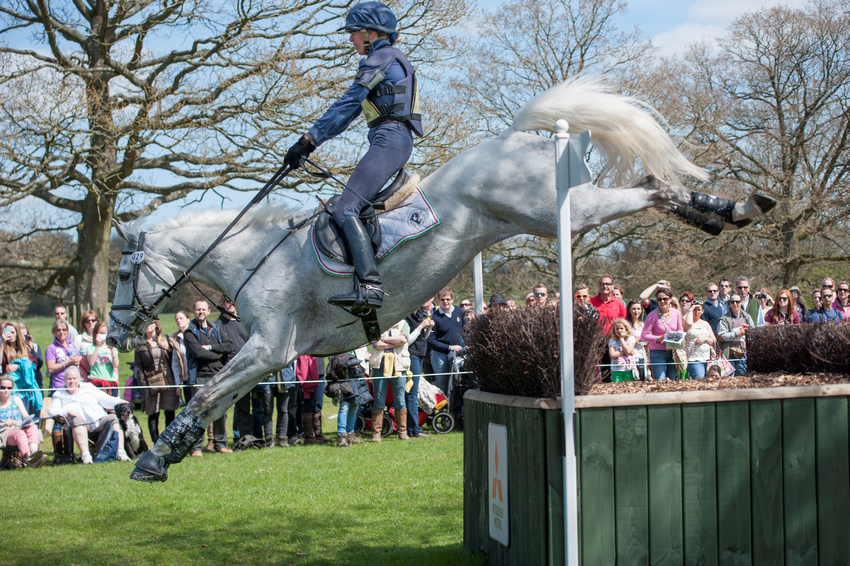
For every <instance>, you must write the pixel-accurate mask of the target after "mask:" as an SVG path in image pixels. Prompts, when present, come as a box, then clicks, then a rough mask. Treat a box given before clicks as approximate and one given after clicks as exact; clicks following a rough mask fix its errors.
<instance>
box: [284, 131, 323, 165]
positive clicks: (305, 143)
mask: <svg viewBox="0 0 850 566" xmlns="http://www.w3.org/2000/svg"><path fill="white" fill-rule="evenodd" d="M315 149H316V144H315V143H313V142H312V141H310V140H308V139H307V138H306V137H304V136H301V139H299V140H298V141H297V142H295V144H293V146H292V147H290V148H289V151H287V152H286V157H285V158H284V159H283V164H284V165H286V166H287V167H291V168H292V169H293V170H294V169H298V168H299V167H301V159H302V158H305V157H308V156H309V155H310V154H311V153H313V151H314V150H315Z"/></svg>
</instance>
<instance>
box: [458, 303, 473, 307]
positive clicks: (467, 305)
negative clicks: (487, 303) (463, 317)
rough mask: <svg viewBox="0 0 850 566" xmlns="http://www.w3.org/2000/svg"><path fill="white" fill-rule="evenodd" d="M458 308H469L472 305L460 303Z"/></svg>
mask: <svg viewBox="0 0 850 566" xmlns="http://www.w3.org/2000/svg"><path fill="white" fill-rule="evenodd" d="M460 306H461V307H471V306H472V305H471V304H469V303H461V304H460Z"/></svg>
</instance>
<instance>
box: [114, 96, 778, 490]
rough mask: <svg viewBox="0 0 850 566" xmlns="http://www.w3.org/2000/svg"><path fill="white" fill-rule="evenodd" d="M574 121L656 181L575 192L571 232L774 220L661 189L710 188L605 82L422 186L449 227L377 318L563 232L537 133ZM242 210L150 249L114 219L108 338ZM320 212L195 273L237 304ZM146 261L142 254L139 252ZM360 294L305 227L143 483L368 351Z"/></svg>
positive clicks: (234, 237)
mask: <svg viewBox="0 0 850 566" xmlns="http://www.w3.org/2000/svg"><path fill="white" fill-rule="evenodd" d="M559 118H563V119H566V120H567V121H568V122H569V124H570V130H571V131H573V132H583V131H587V130H589V131H591V133H592V135H593V137H592V141H593V142H594V143H595V145H596V147H597V148H598V149H599V150H600V151H601V152H602V153H603V154H604V155H605V156H606V157H607V159H608V164H609V168H610V173H611V175H613V176H628V175H629V174H630V172H631V168H632V167H633V164H634V163H635V159H636V158H639V159H640V162H641V164H642V165H643V167H644V169H645V171H646V172H647V173H650V175H648V176H646V177H643V178H641V179H640V180H637V181H635V182H632V183H631V184H627V185H625V186H621V187H618V188H600V187H597V186H594V185H592V184H589V183H588V184H585V185H581V186H578V187H575V188H573V189H572V190H571V191H570V198H571V201H570V203H571V208H572V211H571V212H572V217H571V218H572V229H573V233H575V234H577V233H580V232H584V231H586V230H589V229H591V228H593V227H596V226H600V225H602V224H605V223H606V222H610V221H612V220H615V219H618V218H623V217H625V216H628V215H631V214H634V213H636V212H638V211H640V210H645V209H649V208H655V209H659V210H662V211H664V212H667V213H671V214H674V215H677V216H679V217H680V218H682V219H683V220H684V221H686V222H689V223H691V224H693V225H695V226H697V227H699V228H701V229H703V230H706V231H709V232H711V233H716V232H718V231H719V230H721V229H723V228H724V227H732V228H738V227H741V226H744V225H746V224H747V223H749V222H750V219H751V218H754V217H756V216H759V215H761V214H764V213H765V212H767V211H768V210H770V209H771V208H773V206H775V202H773V201H772V200H771V199H769V198H767V197H762V196H759V195H753V196H751V197H750V198H748V199H747V201H746V202H743V203H736V202H732V201H727V200H725V199H720V198H717V197H712V196H709V195H704V194H702V193H696V192H693V191H689V190H685V189H683V188H681V187H679V186H676V185H674V184H672V183H669V182H666V181H663V180H661V178H659V177H660V176H661V175H664V176H665V177H666V178H672V179H675V178H676V175H677V174H685V175H689V176H693V177H698V178H703V179H704V178H705V174H704V173H703V172H702V170H700V169H698V168H697V167H695V166H694V165H692V164H691V163H690V162H688V161H687V160H686V159H685V158H684V156H683V155H682V154H681V153H679V151H678V150H677V149H676V148H675V146H674V145H673V143H672V142H671V140H670V139H669V138H668V136H667V134H666V133H665V132H664V130H663V129H662V128H661V127H660V126H659V125H658V123H657V122H656V120H655V119H654V118H653V117H652V116H650V114H649V113H647V112H646V111H645V108H641V107H640V105H639V104H638V103H636V101H634V100H632V99H628V98H625V97H620V96H617V95H614V94H611V93H610V92H608V91H607V90H606V89H605V88H604V87H603V86H601V85H600V83H599V82H598V81H594V80H587V79H585V80H573V81H568V82H566V83H564V84H562V85H558V86H557V87H555V88H553V89H550V90H549V91H547V92H545V93H543V94H542V95H539V96H538V97H535V98H534V99H532V100H531V101H530V102H529V103H527V104H526V105H525V106H524V107H523V108H522V109H521V110H520V111H519V112H518V113H517V116H516V119H515V121H514V123H513V125H512V126H511V127H510V128H508V129H507V130H506V131H504V132H503V133H501V134H500V135H498V136H496V137H494V138H492V139H490V140H488V141H486V142H484V143H482V144H480V145H478V146H476V147H474V148H472V149H469V150H467V151H464V152H462V153H460V154H459V155H457V156H456V157H455V158H454V159H452V160H451V161H450V162H448V163H447V164H446V165H445V166H443V167H441V168H440V169H439V170H437V171H436V172H435V173H434V174H432V175H430V176H428V177H427V178H426V179H424V180H422V182H421V183H420V184H419V186H420V187H421V189H422V190H423V191H424V192H425V194H426V195H427V196H428V199H429V201H430V203H431V204H432V205H433V207H434V209H435V210H436V211H437V213H438V215H439V217H440V219H441V221H442V223H441V225H440V226H439V227H438V228H436V229H434V230H431V231H430V232H428V233H427V234H425V235H423V236H421V237H419V238H418V239H414V240H411V241H409V242H407V243H405V244H404V245H402V246H401V247H399V248H398V249H397V250H396V251H395V252H394V253H393V254H391V255H390V256H389V257H387V258H386V259H385V260H384V261H383V262H382V263H381V273H382V275H383V277H384V280H385V287H384V290H385V291H386V293H387V296H386V298H385V301H384V305H383V308H381V309H380V310H378V311H377V318H378V322H379V324H380V326H381V328H389V327H390V326H392V325H393V324H395V323H396V322H397V321H399V320H401V319H402V318H404V317H405V316H407V315H408V314H410V313H411V312H413V311H415V310H416V308H417V307H418V306H419V305H421V304H422V303H424V302H425V301H426V300H427V298H428V297H433V296H434V294H435V293H436V292H437V291H438V290H439V289H441V288H442V287H444V286H445V285H446V284H447V283H448V282H449V281H450V280H451V279H452V278H453V277H454V276H455V275H456V274H457V273H458V271H459V270H460V269H461V268H462V267H463V266H465V265H466V264H467V263H469V261H470V260H471V259H472V258H473V256H475V255H476V254H477V253H478V252H480V251H481V250H483V249H484V248H486V247H488V246H490V245H491V244H494V243H496V242H498V241H500V240H503V239H505V238H509V237H511V236H515V235H518V234H533V235H536V236H541V237H545V238H555V237H556V235H557V205H556V190H555V165H554V164H555V160H554V142H553V141H552V140H551V139H549V138H546V137H542V136H539V135H535V134H532V133H528V132H530V131H539V130H549V131H552V130H553V128H554V123H555V121H556V120H557V119H559ZM235 215H236V212H235V211H226V212H222V211H219V212H209V213H201V214H196V215H194V216H191V215H188V214H183V215H181V216H180V217H179V218H177V219H172V220H167V221H164V222H161V223H159V224H157V225H154V226H152V227H151V228H150V230H148V231H146V232H144V234H145V237H144V239H143V242H140V234H141V233H140V231H139V229H138V228H136V227H135V225H134V226H130V225H125V224H122V223H120V222H116V228H117V230H118V234H119V235H120V236H121V238H123V239H124V240H125V241H126V242H127V251H126V255H125V256H124V258H123V259H122V261H121V264H120V267H119V270H118V285H117V288H116V290H115V298H114V304H115V305H136V306H135V307H134V308H133V309H125V310H115V309H113V311H112V313H111V317H112V319H113V323H112V325H111V326H110V330H109V336H108V341H109V343H110V344H112V345H115V346H118V347H119V348H121V349H122V350H124V351H126V350H128V349H130V348H132V347H133V346H134V345H135V344H136V343H137V342H139V334H140V333H143V332H144V329H145V328H146V327H147V324H148V322H149V318H148V316H150V315H155V314H157V313H158V312H159V311H161V310H162V307H163V305H164V304H165V301H161V302H159V303H158V305H157V307H156V308H155V309H153V312H152V313H146V314H147V316H144V315H143V314H142V310H141V309H140V308H139V307H141V306H144V305H151V304H153V303H154V302H155V301H157V299H160V298H161V297H162V290H163V289H164V288H166V287H168V286H169V285H171V284H173V283H174V282H175V281H176V280H177V279H178V278H179V277H180V276H181V274H182V273H183V272H184V271H185V270H186V269H187V268H188V267H189V266H191V265H192V264H193V263H194V262H195V260H196V259H197V258H199V257H200V256H201V254H202V253H203V252H204V251H205V250H206V249H207V247H208V246H209V244H210V243H211V241H212V240H213V238H214V237H215V236H216V235H218V233H219V232H220V231H221V229H222V228H223V227H224V226H226V225H227V224H229V223H230V221H231V220H233V218H234V217H235ZM307 215H308V214H307V213H304V212H301V213H293V212H292V211H291V210H287V209H286V208H283V207H280V206H272V205H267V206H265V207H263V208H259V209H257V210H254V211H251V212H249V213H248V214H247V215H246V216H245V217H244V218H243V219H242V220H241V221H240V222H239V223H238V224H237V225H236V227H235V228H234V229H233V230H232V231H231V232H230V233H229V234H228V235H227V236H226V237H225V238H224V239H223V240H222V241H221V243H220V244H219V245H218V246H216V248H215V249H214V250H213V251H212V252H211V253H210V255H209V256H207V257H206V258H205V259H204V260H203V261H202V262H201V263H200V264H199V265H198V266H197V267H196V268H195V269H194V271H193V273H192V276H193V277H194V278H195V279H196V280H198V281H201V282H203V283H206V284H207V285H209V286H211V287H213V288H215V289H218V290H220V291H221V292H223V293H225V294H227V295H229V296H233V295H234V294H235V292H236V290H237V289H238V288H239V287H240V285H242V283H243V282H244V281H245V280H246V278H247V275H248V271H246V270H247V269H250V268H252V267H254V266H255V265H256V264H257V262H258V261H259V259H260V258H262V257H263V256H264V255H266V254H268V252H269V251H270V250H271V249H272V248H273V247H274V246H275V244H277V243H278V242H279V241H280V240H281V239H282V238H283V236H284V235H285V234H286V232H287V230H288V229H289V227H290V220H293V221H294V222H298V221H299V220H300V219H302V218H304V217H306V216H307ZM140 252H143V254H141V253H140ZM350 286H351V282H350V281H348V280H347V278H339V277H332V276H330V275H328V274H326V273H325V272H324V271H323V270H322V269H321V268H320V266H319V264H318V263H317V261H316V258H315V255H314V251H313V247H312V245H311V240H310V231H309V229H307V228H305V229H302V230H300V231H297V232H295V233H294V234H292V237H290V238H289V239H287V240H286V241H285V243H284V244H283V245H281V246H280V247H279V248H278V249H277V250H276V251H275V252H274V253H273V254H272V255H271V257H270V259H269V261H268V262H266V263H265V265H264V266H263V267H262V269H261V270H259V271H258V272H257V273H256V275H255V276H254V277H253V278H252V279H251V280H250V281H249V282H248V284H247V285H245V287H244V289H243V290H242V291H241V293H240V294H239V296H238V298H237V300H236V306H237V308H238V311H239V315H240V317H241V318H242V321H243V323H244V324H245V327H246V328H247V329H248V331H249V333H250V339H249V340H248V343H247V344H246V345H245V346H244V347H243V348H242V350H241V351H240V352H239V353H238V354H237V355H236V357H235V358H234V359H233V360H232V361H231V362H230V363H228V364H227V365H226V366H225V367H224V369H223V370H222V371H221V372H220V373H219V374H218V375H217V376H216V377H215V378H214V379H213V380H211V381H210V382H209V383H207V384H206V386H205V387H203V388H202V389H201V390H200V391H199V392H198V393H197V394H196V395H195V396H194V397H193V398H192V400H191V402H190V403H189V405H188V406H187V407H186V408H185V409H184V410H183V411H182V412H181V413H180V414H179V415H178V417H177V418H176V419H175V420H174V422H172V423H171V424H170V425H169V426H168V427H167V429H166V430H165V431H164V432H163V433H162V435H161V436H160V437H159V440H158V441H157V442H156V444H155V445H154V447H153V448H152V449H151V450H150V451H149V452H148V453H147V454H146V455H145V456H144V457H143V458H141V459H139V460H138V461H137V464H136V469H135V470H134V471H133V473H132V474H131V477H132V478H133V479H137V480H140V481H151V482H152V481H165V480H166V479H167V469H168V467H169V466H170V465H171V464H174V463H177V462H180V461H181V460H182V459H183V458H184V457H185V456H186V455H187V454H188V453H189V452H190V451H191V448H192V446H193V445H194V444H195V442H196V441H197V440H198V439H199V438H200V437H201V436H202V435H203V432H204V430H205V428H206V426H207V424H209V423H210V422H212V421H213V420H215V419H216V418H219V417H220V416H221V415H222V414H224V412H225V411H226V410H227V408H228V407H229V406H230V405H232V404H233V403H234V402H235V401H236V400H237V399H238V398H239V397H241V396H242V395H245V394H247V393H248V392H249V391H250V390H251V389H252V388H253V387H254V385H255V384H256V383H257V382H258V381H259V380H260V379H262V378H263V377H265V376H267V375H268V374H269V373H271V372H273V371H275V370H278V369H280V368H282V367H285V366H286V365H287V364H288V363H289V362H290V361H292V360H294V359H295V358H297V357H298V356H300V355H304V354H314V355H321V354H331V353H336V352H344V351H348V350H351V349H354V348H356V347H358V346H360V345H362V344H363V343H364V342H365V341H366V335H365V333H364V330H363V328H362V326H361V325H360V324H350V323H352V322H356V320H357V319H355V318H354V317H353V316H351V315H349V314H348V313H346V312H344V311H343V310H341V309H339V308H336V307H332V306H330V305H328V304H327V298H328V297H330V296H331V295H335V294H338V293H343V292H345V291H347V290H348V289H349V288H350Z"/></svg>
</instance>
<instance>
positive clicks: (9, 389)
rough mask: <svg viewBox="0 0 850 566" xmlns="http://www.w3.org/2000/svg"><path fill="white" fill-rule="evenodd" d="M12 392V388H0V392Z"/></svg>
mask: <svg viewBox="0 0 850 566" xmlns="http://www.w3.org/2000/svg"><path fill="white" fill-rule="evenodd" d="M11 390H12V388H11V387H3V386H0V391H11Z"/></svg>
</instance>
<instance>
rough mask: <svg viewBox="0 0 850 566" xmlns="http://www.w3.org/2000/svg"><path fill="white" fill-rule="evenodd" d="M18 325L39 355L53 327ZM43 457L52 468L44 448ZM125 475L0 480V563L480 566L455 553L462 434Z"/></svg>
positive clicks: (109, 470)
mask: <svg viewBox="0 0 850 566" xmlns="http://www.w3.org/2000/svg"><path fill="white" fill-rule="evenodd" d="M26 322H27V323H28V324H29V325H30V331H31V332H32V334H33V337H34V339H35V340H36V341H37V342H38V344H39V345H40V346H41V347H42V349H44V348H46V347H47V345H48V344H50V342H51V341H52V338H51V335H50V325H51V324H52V319H48V318H42V319H28V320H27V321H26ZM163 322H166V330H171V331H173V328H171V327H172V326H173V325H174V322H173V318H171V317H164V320H163ZM123 361H124V360H123V359H122V362H123ZM127 361H129V359H128V360H127ZM122 365H123V363H122ZM124 367H127V366H124ZM125 376H126V372H125V371H124V370H123V368H122V378H121V382H122V383H123V382H124V380H125V378H126V377H125ZM326 401H327V403H326V406H325V411H324V412H325V426H324V430H325V433H326V435H327V436H329V437H334V438H335V434H329V432H335V427H336V421H335V420H333V419H331V418H329V417H331V416H332V415H335V413H336V411H335V407H334V405H333V404H331V403H330V400H327V399H326ZM231 415H232V412H230V411H229V412H228V421H230V420H231V418H230V417H231ZM136 416H137V417H138V418H139V421H140V422H141V424H142V428H143V429H144V430H145V436H146V437H147V436H148V435H147V426H146V425H147V417H146V416H145V415H143V414H142V413H141V412H138V411H137V412H136ZM229 424H230V422H228V425H229ZM160 426H161V427H162V426H164V424H162V423H161V425H160ZM229 428H230V427H229V426H228V429H229ZM228 433H229V435H228V436H229V438H231V439H232V434H230V431H228ZM42 448H43V449H44V450H45V452H46V453H47V454H48V456H49V458H48V460H49V461H52V452H53V447H52V444H51V443H50V440H49V439H45V442H44V444H43V445H42ZM132 469H133V464H132V463H130V462H112V463H107V464H97V465H91V466H82V465H74V466H64V467H59V468H54V467H52V466H47V467H45V468H42V469H39V470H19V471H8V472H0V486H3V487H4V488H6V489H4V490H3V491H4V497H3V505H2V512H0V517H2V519H0V525H2V530H3V532H4V533H6V537H7V539H8V540H7V544H5V545H2V546H0V565H2V566H5V565H21V564H26V565H40V564H45V565H88V564H98V565H99V564H121V565H134V564H181V565H183V564H186V565H189V564H222V565H224V564H232V563H233V564H260V565H266V564H268V565H278V564H279V565H284V564H286V565H288V564H309V565H313V564H316V565H331V564H334V565H336V564H351V565H364V564H374V565H378V564H380V565H387V564H398V565H414V566H418V565H432V564H433V565H483V564H486V563H487V560H486V557H484V556H473V555H472V554H470V553H469V552H467V551H466V550H464V549H463V547H462V541H463V434H462V433H458V432H453V433H451V434H448V435H442V436H438V435H435V436H434V438H432V439H428V440H412V441H408V442H401V441H399V440H397V437H396V436H395V435H393V436H391V437H389V438H388V439H385V441H384V442H382V443H380V444H377V443H370V442H369V443H366V444H363V445H356V446H351V447H349V448H336V447H335V446H332V445H326V446H309V447H305V446H297V447H293V448H274V449H265V450H252V451H247V452H242V453H234V454H229V455H205V456H204V457H203V458H186V460H184V461H183V462H182V463H180V464H177V465H175V466H172V467H171V469H170V470H169V475H170V477H169V479H168V481H167V482H165V483H159V484H144V483H140V482H135V481H132V480H130V479H129V475H130V471H131V470H132ZM13 541H14V542H13Z"/></svg>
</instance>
